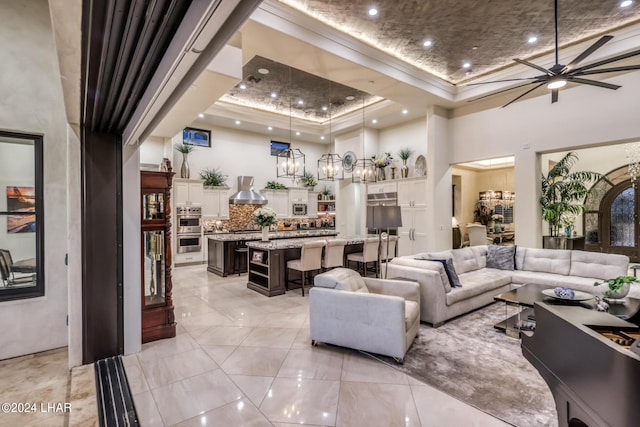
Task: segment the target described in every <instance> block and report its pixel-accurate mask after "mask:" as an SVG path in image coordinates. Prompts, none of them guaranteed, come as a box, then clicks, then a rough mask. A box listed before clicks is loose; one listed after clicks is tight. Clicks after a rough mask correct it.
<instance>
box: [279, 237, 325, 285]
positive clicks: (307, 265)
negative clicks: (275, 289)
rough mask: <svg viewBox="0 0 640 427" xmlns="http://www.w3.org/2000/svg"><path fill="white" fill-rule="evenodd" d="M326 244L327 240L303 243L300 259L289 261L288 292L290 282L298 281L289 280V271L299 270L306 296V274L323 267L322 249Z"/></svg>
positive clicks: (286, 280) (286, 278)
mask: <svg viewBox="0 0 640 427" xmlns="http://www.w3.org/2000/svg"><path fill="white" fill-rule="evenodd" d="M325 244H326V241H325V240H319V241H317V242H307V243H303V244H302V252H301V253H300V259H294V260H291V261H287V271H286V277H285V286H286V289H287V290H289V282H296V280H289V270H297V271H299V272H300V274H301V275H302V278H301V281H300V285H301V286H302V296H304V285H305V276H306V273H307V272H309V271H314V270H320V268H321V267H322V248H323V247H324V245H325Z"/></svg>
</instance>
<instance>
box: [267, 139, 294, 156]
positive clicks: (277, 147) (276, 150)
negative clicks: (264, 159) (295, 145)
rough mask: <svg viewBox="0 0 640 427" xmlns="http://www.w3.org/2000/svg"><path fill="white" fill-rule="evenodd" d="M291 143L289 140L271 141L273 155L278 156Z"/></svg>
mask: <svg viewBox="0 0 640 427" xmlns="http://www.w3.org/2000/svg"><path fill="white" fill-rule="evenodd" d="M290 146H291V144H289V143H288V142H280V141H271V155H272V156H277V155H278V154H280V153H282V152H283V151H287V150H288V149H289V147H290Z"/></svg>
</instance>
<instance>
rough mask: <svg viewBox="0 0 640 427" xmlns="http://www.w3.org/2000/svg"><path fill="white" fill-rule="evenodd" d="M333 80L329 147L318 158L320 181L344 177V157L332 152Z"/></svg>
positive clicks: (329, 109)
mask: <svg viewBox="0 0 640 427" xmlns="http://www.w3.org/2000/svg"><path fill="white" fill-rule="evenodd" d="M332 105H333V104H332V102H331V81H329V106H328V111H329V145H328V147H329V149H328V151H329V152H328V153H327V154H323V155H322V156H321V157H320V159H319V160H318V181H340V180H343V179H344V168H343V167H342V157H341V156H340V155H339V154H335V153H331V144H332V143H333V138H332V135H331V106H332Z"/></svg>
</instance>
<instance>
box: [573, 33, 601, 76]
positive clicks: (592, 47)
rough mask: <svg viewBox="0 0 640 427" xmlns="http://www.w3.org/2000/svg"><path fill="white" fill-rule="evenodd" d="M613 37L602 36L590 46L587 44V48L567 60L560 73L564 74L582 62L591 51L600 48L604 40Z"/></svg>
mask: <svg viewBox="0 0 640 427" xmlns="http://www.w3.org/2000/svg"><path fill="white" fill-rule="evenodd" d="M612 38H613V36H602V37H601V38H600V40H598V41H597V42H595V43H594V44H592V45H591V46H589V47H588V48H587V50H585V51H584V52H582V53H581V54H580V55H578V56H576V58H575V59H574V60H573V61H571V62H569V63H568V64H567V65H566V66H565V67H564V68H563V69H562V74H566V73H568V72H569V71H571V69H573V67H574V66H575V65H577V64H578V63H579V62H582V61H583V60H584V59H585V58H586V57H587V56H589V55H591V54H592V53H593V52H595V51H596V50H598V49H600V48H601V47H602V46H603V45H604V44H605V43H606V42H608V41H609V40H611V39H612Z"/></svg>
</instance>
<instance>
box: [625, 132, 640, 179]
mask: <svg viewBox="0 0 640 427" xmlns="http://www.w3.org/2000/svg"><path fill="white" fill-rule="evenodd" d="M626 151H627V163H628V164H629V166H628V168H629V175H630V176H631V184H632V185H633V187H634V188H635V186H636V180H637V179H638V175H640V142H634V143H632V144H629V145H627V147H626Z"/></svg>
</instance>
